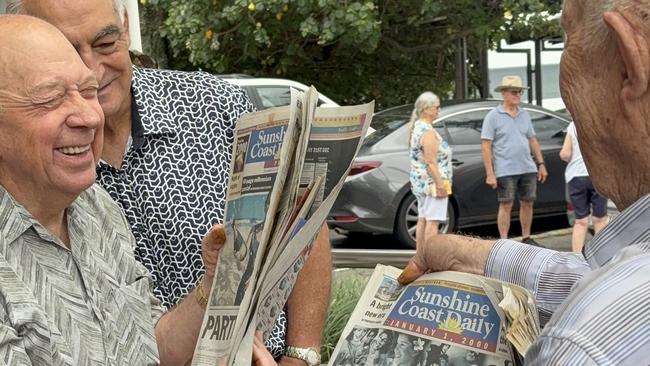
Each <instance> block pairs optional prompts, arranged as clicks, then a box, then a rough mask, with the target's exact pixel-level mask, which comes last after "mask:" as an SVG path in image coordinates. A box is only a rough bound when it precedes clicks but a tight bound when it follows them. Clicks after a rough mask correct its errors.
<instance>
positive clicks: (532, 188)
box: [497, 173, 537, 202]
mask: <svg viewBox="0 0 650 366" xmlns="http://www.w3.org/2000/svg"><path fill="white" fill-rule="evenodd" d="M515 193H516V194H518V195H519V200H521V201H534V200H535V198H537V173H528V174H520V175H508V176H505V177H499V178H497V198H498V200H499V202H512V201H514V200H515Z"/></svg>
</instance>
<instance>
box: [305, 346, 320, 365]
mask: <svg viewBox="0 0 650 366" xmlns="http://www.w3.org/2000/svg"><path fill="white" fill-rule="evenodd" d="M306 356H307V363H309V364H310V365H318V364H319V363H320V357H319V354H318V352H316V351H314V350H313V349H310V350H309V351H307V354H306Z"/></svg>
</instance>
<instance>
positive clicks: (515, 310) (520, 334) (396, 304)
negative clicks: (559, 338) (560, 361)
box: [329, 265, 539, 366]
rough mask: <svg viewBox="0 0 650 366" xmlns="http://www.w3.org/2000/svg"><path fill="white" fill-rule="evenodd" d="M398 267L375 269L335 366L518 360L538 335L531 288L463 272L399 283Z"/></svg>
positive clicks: (484, 365)
mask: <svg viewBox="0 0 650 366" xmlns="http://www.w3.org/2000/svg"><path fill="white" fill-rule="evenodd" d="M400 272H401V270H399V269H397V268H395V267H390V266H383V265H378V266H377V267H376V268H375V271H374V273H373V274H372V276H371V278H370V280H369V282H368V285H367V286H366V288H365V290H364V292H363V294H362V296H361V299H360V300H359V302H358V304H357V306H356V308H355V310H354V312H353V313H352V315H351V317H350V320H349V322H348V324H347V325H346V327H345V329H344V330H343V333H342V335H341V338H340V339H339V342H338V344H337V345H336V348H335V349H334V352H333V354H332V357H331V359H330V363H329V364H330V365H352V366H357V365H361V366H374V365H393V364H395V365H405V366H408V365H413V366H429V365H438V366H446V365H477V366H490V365H495V366H508V365H518V364H521V363H522V357H523V355H524V354H525V352H526V349H527V348H528V346H529V345H530V344H531V343H532V342H533V341H534V340H535V339H536V338H537V336H538V335H539V319H538V317H537V309H536V307H535V303H534V300H533V297H532V295H531V294H530V293H529V292H528V291H527V290H526V289H523V288H521V287H519V286H516V285H511V284H506V283H504V282H501V281H497V280H493V279H489V278H485V277H482V276H475V275H469V274H465V273H460V272H438V273H429V274H426V275H424V276H422V277H420V278H418V279H417V280H416V281H414V282H413V283H411V284H409V285H407V286H401V285H400V284H399V283H398V282H397V278H398V277H399V274H400Z"/></svg>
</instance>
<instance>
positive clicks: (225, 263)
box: [192, 87, 374, 365]
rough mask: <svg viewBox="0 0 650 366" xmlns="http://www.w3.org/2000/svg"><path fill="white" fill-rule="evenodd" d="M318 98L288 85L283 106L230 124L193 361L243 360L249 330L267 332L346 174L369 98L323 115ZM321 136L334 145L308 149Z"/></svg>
mask: <svg viewBox="0 0 650 366" xmlns="http://www.w3.org/2000/svg"><path fill="white" fill-rule="evenodd" d="M317 95H318V93H317V92H316V90H315V89H314V88H313V87H312V88H310V89H309V90H308V91H307V92H306V93H305V94H304V95H303V94H302V93H299V92H296V91H294V90H292V95H291V104H290V105H289V106H286V107H279V108H272V109H267V110H264V111H260V112H255V113H251V114H246V115H244V116H242V117H241V119H240V120H239V121H238V123H237V127H236V130H235V134H234V135H235V137H234V141H235V143H234V146H233V154H232V156H233V161H232V164H231V177H230V182H229V192H228V198H227V204H226V214H225V219H224V228H225V231H226V243H225V246H224V248H223V249H222V252H221V254H220V256H219V261H218V263H217V270H216V275H215V279H214V283H213V285H212V289H211V292H210V296H209V299H208V306H207V310H206V314H205V316H204V319H203V324H202V326H201V330H200V333H199V340H198V342H197V345H196V348H195V351H194V357H193V360H192V365H217V364H219V365H230V364H235V360H236V363H237V364H250V359H251V356H252V344H253V334H254V332H255V330H257V329H260V330H262V331H263V334H264V336H265V338H267V337H268V336H269V331H270V329H271V327H272V326H273V324H274V322H275V321H276V319H277V317H278V316H279V314H280V310H281V309H282V307H283V306H284V303H285V302H286V300H287V298H288V296H289V294H290V293H291V290H292V288H293V285H294V283H295V281H296V278H297V276H298V273H299V271H300V269H301V268H302V265H303V264H304V262H305V261H306V259H307V257H308V255H309V252H310V250H311V245H312V243H313V241H314V239H315V237H316V236H317V234H318V232H319V231H320V228H321V226H322V224H323V222H324V221H325V218H326V216H327V213H328V212H329V209H330V208H331V206H332V205H333V203H334V200H335V199H336V196H337V195H338V192H339V190H340V188H341V185H342V184H343V182H344V180H345V177H346V176H347V172H348V171H349V168H350V166H351V164H352V160H353V158H354V156H355V154H356V152H357V151H358V149H359V147H360V145H361V142H362V140H363V139H362V136H365V133H366V131H367V128H368V126H369V124H370V120H371V117H372V113H373V109H374V103H368V104H364V105H361V106H354V107H337V108H328V109H327V111H325V109H323V110H321V109H318V108H316V102H317ZM321 115H322V116H323V117H320V116H321ZM324 132H327V133H324ZM323 141H329V144H331V146H336V149H329V152H326V151H325V149H324V148H322V146H321V148H319V149H315V148H314V146H315V144H322V143H323ZM314 154H316V155H314ZM316 160H317V161H318V162H321V163H326V164H327V165H321V166H319V170H316V169H314V168H313V167H314V164H313V162H314V161H316ZM310 164H311V165H310Z"/></svg>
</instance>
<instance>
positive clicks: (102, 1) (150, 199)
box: [7, 0, 331, 364]
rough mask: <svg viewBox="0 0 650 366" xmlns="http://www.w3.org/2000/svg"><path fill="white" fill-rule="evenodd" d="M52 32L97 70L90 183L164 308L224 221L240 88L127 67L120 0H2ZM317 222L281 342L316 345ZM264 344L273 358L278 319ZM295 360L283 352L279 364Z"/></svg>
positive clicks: (323, 261)
mask: <svg viewBox="0 0 650 366" xmlns="http://www.w3.org/2000/svg"><path fill="white" fill-rule="evenodd" d="M7 12H8V13H11V12H14V13H26V14H30V15H34V16H37V17H39V18H41V19H44V20H46V21H48V22H50V23H52V24H54V25H55V26H56V27H57V28H59V29H60V30H61V31H62V32H63V34H64V35H65V36H66V37H67V38H68V40H69V41H70V42H71V43H72V44H73V46H74V47H75V48H76V49H77V52H79V55H80V56H81V58H82V60H83V61H84V62H85V63H86V65H87V66H88V67H89V68H90V69H92V70H94V71H95V72H96V73H97V77H98V79H99V84H100V89H99V94H98V96H99V102H100V104H101V106H102V109H103V111H104V114H105V116H106V125H105V128H104V151H103V152H102V161H101V162H100V164H99V166H98V169H97V175H98V177H97V180H98V182H99V183H100V184H101V185H102V186H103V187H104V188H106V190H107V191H108V192H109V193H110V194H111V196H112V197H113V199H115V200H116V201H117V202H118V204H119V205H120V206H121V207H122V208H123V210H124V212H125V214H126V217H127V219H128V221H129V224H130V226H131V229H132V232H133V234H134V236H135V238H136V243H137V246H136V249H135V255H136V258H137V259H138V260H140V261H141V262H142V263H143V264H144V265H145V266H146V267H147V269H148V270H149V271H150V272H151V274H152V277H153V279H154V283H155V290H154V293H155V294H156V297H158V298H159V299H160V300H161V301H162V304H163V306H164V307H165V308H171V307H173V306H174V305H175V304H177V303H178V301H179V300H180V299H182V298H183V297H184V296H186V295H187V294H188V293H189V292H190V291H191V290H192V289H193V288H194V287H195V285H196V283H197V281H198V280H199V278H200V275H201V272H202V264H201V255H200V243H201V238H202V237H203V236H204V235H205V234H206V233H207V232H208V230H209V229H210V228H211V227H212V226H213V225H215V224H218V223H221V222H222V220H223V213H224V206H225V205H224V203H225V195H226V187H227V182H228V173H229V166H230V159H231V156H230V154H231V144H232V139H233V127H234V123H235V122H236V121H237V119H238V118H239V116H240V115H241V114H243V113H245V112H249V111H252V110H253V106H252V105H251V103H250V101H249V99H248V97H247V96H246V95H245V94H244V92H243V91H242V90H241V89H239V88H238V87H235V86H233V85H230V84H228V83H226V82H223V81H222V80H220V79H218V78H216V77H214V76H212V75H209V74H207V73H202V72H195V73H184V72H177V71H169V70H154V69H141V68H133V67H132V64H131V61H130V59H129V54H128V46H129V35H128V19H127V18H126V15H127V14H126V13H125V10H124V8H123V6H122V3H121V1H120V0H113V1H111V0H56V1H55V0H23V1H16V0H10V1H7ZM327 234H328V232H327V229H326V228H325V227H324V228H323V230H322V231H321V235H320V237H319V239H318V240H317V243H316V245H315V246H314V249H313V250H312V253H311V255H310V257H309V259H308V261H307V263H306V265H305V267H304V268H303V270H302V271H301V273H300V276H299V277H298V280H297V282H296V285H295V288H294V291H293V293H292V294H291V297H290V298H289V301H288V304H287V311H288V318H289V322H288V332H287V334H286V339H287V343H288V344H290V345H292V346H299V347H316V348H318V347H319V344H320V338H321V333H322V330H323V325H324V321H325V315H326V312H327V307H328V305H329V291H330V282H331V277H330V276H331V257H330V250H329V238H328V235H327ZM278 324H279V326H277V327H276V330H275V332H274V333H275V334H274V336H273V337H272V338H271V339H270V340H269V343H268V346H269V347H270V348H271V350H272V351H273V353H274V355H275V356H281V355H282V353H283V346H284V338H285V335H284V334H283V332H284V315H282V317H281V318H280V319H279V320H278ZM289 362H296V363H297V364H301V363H302V364H304V362H303V361H302V360H295V359H289V358H285V359H284V360H283V363H289Z"/></svg>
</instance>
